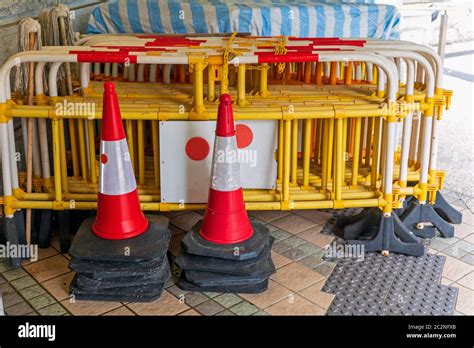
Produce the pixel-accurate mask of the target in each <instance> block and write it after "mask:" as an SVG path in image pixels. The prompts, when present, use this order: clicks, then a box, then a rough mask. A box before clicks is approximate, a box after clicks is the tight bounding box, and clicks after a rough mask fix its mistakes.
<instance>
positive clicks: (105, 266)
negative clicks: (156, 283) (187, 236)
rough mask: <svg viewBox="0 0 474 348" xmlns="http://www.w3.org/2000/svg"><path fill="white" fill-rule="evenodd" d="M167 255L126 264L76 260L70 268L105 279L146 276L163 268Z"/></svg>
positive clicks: (122, 262)
mask: <svg viewBox="0 0 474 348" xmlns="http://www.w3.org/2000/svg"><path fill="white" fill-rule="evenodd" d="M165 258H166V257H165V255H161V256H159V257H158V258H157V259H155V260H151V261H142V262H137V261H133V262H126V261H118V262H113V261H91V260H76V259H72V260H70V261H69V268H71V269H72V270H73V271H75V272H77V273H94V274H97V275H99V274H103V275H104V277H107V274H110V275H112V276H113V275H123V276H127V275H133V273H136V274H146V273H149V272H153V270H156V269H158V268H160V267H161V265H162V264H163V260H164V259H165Z"/></svg>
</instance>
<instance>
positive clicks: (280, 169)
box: [278, 120, 284, 181]
mask: <svg viewBox="0 0 474 348" xmlns="http://www.w3.org/2000/svg"><path fill="white" fill-rule="evenodd" d="M283 123H284V122H283V121H281V120H280V121H278V180H280V181H281V180H282V179H283V152H284V142H283V141H284V137H283V134H284V127H283Z"/></svg>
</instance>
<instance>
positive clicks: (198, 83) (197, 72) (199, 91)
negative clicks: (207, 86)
mask: <svg viewBox="0 0 474 348" xmlns="http://www.w3.org/2000/svg"><path fill="white" fill-rule="evenodd" d="M204 68H205V64H204V60H202V59H198V60H196V61H195V63H194V74H193V90H194V112H195V113H197V114H198V115H199V114H202V113H203V112H204V111H206V108H205V107H204Z"/></svg>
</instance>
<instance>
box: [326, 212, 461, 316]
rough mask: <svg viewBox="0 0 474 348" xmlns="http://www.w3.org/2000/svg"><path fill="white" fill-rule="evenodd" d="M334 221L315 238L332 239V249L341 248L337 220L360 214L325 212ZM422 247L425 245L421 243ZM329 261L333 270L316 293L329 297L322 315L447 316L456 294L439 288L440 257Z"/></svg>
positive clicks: (366, 257)
mask: <svg viewBox="0 0 474 348" xmlns="http://www.w3.org/2000/svg"><path fill="white" fill-rule="evenodd" d="M328 212H332V213H333V214H334V215H333V216H332V217H331V218H330V219H329V220H328V222H327V223H326V224H325V225H324V226H323V228H322V230H321V233H324V234H328V235H336V236H337V237H338V238H336V245H337V246H339V245H341V244H344V243H345V242H344V240H343V239H341V238H340V237H339V236H340V232H341V229H339V228H338V227H337V226H336V225H335V222H336V218H337V215H338V214H343V215H350V216H353V215H356V214H358V213H359V212H360V209H345V210H342V211H337V212H335V211H328ZM421 241H422V243H423V244H424V245H425V246H428V245H429V243H430V239H421ZM358 256H359V257H354V256H353V257H332V255H329V254H327V255H325V256H324V259H325V260H327V261H331V262H335V263H336V267H335V269H334V270H333V272H332V273H331V275H330V276H329V278H328V279H327V281H326V284H325V285H324V287H323V289H322V291H324V292H328V293H332V294H335V295H336V297H335V298H334V300H333V302H332V304H331V306H330V307H329V309H328V311H327V315H453V314H454V307H455V303H456V297H457V289H456V288H453V287H449V286H444V285H440V284H439V283H440V280H441V274H442V271H443V266H444V262H445V257H444V256H438V255H432V254H425V255H424V256H420V257H415V256H408V255H403V254H396V253H391V254H390V255H389V256H382V255H381V254H380V253H378V252H371V253H365V254H363V255H362V256H363V257H361V255H358Z"/></svg>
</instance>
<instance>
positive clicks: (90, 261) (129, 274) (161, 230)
mask: <svg viewBox="0 0 474 348" xmlns="http://www.w3.org/2000/svg"><path fill="white" fill-rule="evenodd" d="M147 219H148V221H149V223H150V225H149V227H148V229H147V231H146V232H144V233H143V234H141V235H139V236H137V237H133V238H129V239H124V240H107V239H102V238H99V237H97V236H96V235H95V234H94V233H93V232H92V230H91V227H92V224H93V222H94V218H89V219H87V220H85V221H84V222H83V223H82V225H81V227H80V228H79V231H78V232H77V234H76V236H75V238H74V241H73V242H72V245H71V248H70V249H69V254H70V255H71V256H72V259H71V261H70V262H69V267H70V268H71V269H72V270H73V271H75V272H76V276H75V277H74V279H73V280H72V282H71V285H70V290H71V294H72V295H74V296H75V298H76V299H82V300H98V301H133V302H148V301H153V300H156V299H158V298H159V297H160V296H161V292H162V290H163V287H164V286H165V284H166V282H167V280H168V279H169V277H170V267H169V263H168V258H167V256H166V251H167V249H168V245H169V241H170V236H171V232H170V230H169V229H168V219H167V218H165V217H163V216H156V215H150V216H147Z"/></svg>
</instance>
